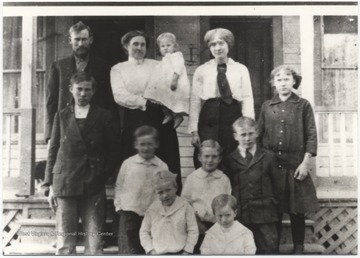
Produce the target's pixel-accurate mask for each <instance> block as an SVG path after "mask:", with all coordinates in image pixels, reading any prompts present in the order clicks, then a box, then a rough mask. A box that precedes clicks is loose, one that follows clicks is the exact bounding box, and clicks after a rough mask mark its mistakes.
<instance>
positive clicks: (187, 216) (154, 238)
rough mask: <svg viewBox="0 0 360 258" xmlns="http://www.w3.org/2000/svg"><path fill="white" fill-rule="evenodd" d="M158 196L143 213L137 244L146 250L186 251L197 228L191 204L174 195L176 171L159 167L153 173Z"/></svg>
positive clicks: (171, 252) (191, 247) (182, 252)
mask: <svg viewBox="0 0 360 258" xmlns="http://www.w3.org/2000/svg"><path fill="white" fill-rule="evenodd" d="M153 185H154V188H155V192H156V194H157V196H158V200H155V201H154V202H153V203H152V204H151V206H150V207H149V209H148V210H147V211H146V213H145V217H144V220H143V222H142V225H141V229H140V240H141V245H142V246H143V247H144V249H145V252H146V253H147V254H189V253H192V252H193V250H194V246H195V244H196V241H197V239H198V235H199V231H198V226H197V223H196V219H195V214H194V210H193V208H192V207H191V206H190V204H189V203H188V202H187V201H186V200H185V199H183V198H181V197H179V196H176V190H177V184H176V175H175V174H173V173H171V172H170V171H166V170H164V171H159V172H157V173H156V174H155V176H154V177H153Z"/></svg>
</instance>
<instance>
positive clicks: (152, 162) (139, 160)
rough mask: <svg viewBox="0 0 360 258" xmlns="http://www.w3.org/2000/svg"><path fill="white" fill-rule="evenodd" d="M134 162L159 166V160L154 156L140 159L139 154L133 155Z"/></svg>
mask: <svg viewBox="0 0 360 258" xmlns="http://www.w3.org/2000/svg"><path fill="white" fill-rule="evenodd" d="M135 162H136V163H140V164H149V163H151V164H153V165H155V166H159V160H158V159H157V157H156V156H154V157H153V158H151V159H144V158H143V157H141V156H140V155H139V154H136V155H135Z"/></svg>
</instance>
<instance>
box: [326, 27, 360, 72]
mask: <svg viewBox="0 0 360 258" xmlns="http://www.w3.org/2000/svg"><path fill="white" fill-rule="evenodd" d="M323 48H324V53H323V65H325V66H336V67H339V66H342V67H347V68H349V67H355V66H357V56H358V55H357V53H358V52H357V34H346V33H339V34H324V43H323Z"/></svg>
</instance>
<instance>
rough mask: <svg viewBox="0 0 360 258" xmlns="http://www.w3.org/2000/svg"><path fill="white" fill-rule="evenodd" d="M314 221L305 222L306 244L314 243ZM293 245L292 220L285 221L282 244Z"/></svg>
mask: <svg viewBox="0 0 360 258" xmlns="http://www.w3.org/2000/svg"><path fill="white" fill-rule="evenodd" d="M315 240H316V239H315V237H314V221H312V220H306V221H305V243H314V242H315ZM291 243H292V235H291V224H290V220H288V219H284V220H283V221H282V232H281V239H280V244H291Z"/></svg>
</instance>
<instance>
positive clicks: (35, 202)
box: [3, 188, 324, 255]
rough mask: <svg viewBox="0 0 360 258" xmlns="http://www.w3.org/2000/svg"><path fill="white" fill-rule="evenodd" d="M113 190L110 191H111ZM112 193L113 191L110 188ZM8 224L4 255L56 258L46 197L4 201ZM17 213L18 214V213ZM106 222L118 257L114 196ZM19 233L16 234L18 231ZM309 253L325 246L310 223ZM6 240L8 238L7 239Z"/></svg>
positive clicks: (285, 233)
mask: <svg viewBox="0 0 360 258" xmlns="http://www.w3.org/2000/svg"><path fill="white" fill-rule="evenodd" d="M107 190H109V189H107ZM110 190H112V189H111V188H110ZM4 208H5V210H6V211H5V213H4V212H3V214H6V215H7V216H5V220H4V221H6V222H8V221H9V220H11V222H12V224H14V225H12V224H11V225H10V224H9V226H11V231H9V232H10V233H11V232H12V231H14V234H8V235H9V237H10V236H11V235H14V237H13V239H12V240H11V241H7V242H6V243H7V245H8V246H7V247H4V246H3V253H4V254H13V255H36V254H38V255H46V254H49V255H53V254H55V252H56V249H55V248H54V247H53V244H54V243H55V242H56V232H55V214H54V213H53V212H52V211H51V210H50V208H49V205H48V203H47V200H46V198H31V197H30V198H22V199H16V198H15V199H13V200H9V199H7V200H6V201H5V202H4ZM14 210H16V211H17V212H14ZM106 215H107V216H106V223H105V229H104V232H110V233H111V232H113V233H112V235H110V236H109V235H108V236H106V235H104V242H105V244H106V245H107V247H106V248H105V249H104V254H117V253H118V247H117V233H116V231H117V226H116V224H117V223H116V222H115V223H114V222H113V218H117V214H116V213H115V212H114V206H113V202H112V200H111V197H110V198H108V204H107V211H106ZM15 231H16V232H15ZM78 231H79V232H81V222H80V221H79V225H78ZM305 232H306V233H305V253H306V254H321V253H322V252H323V251H324V247H323V246H321V245H319V244H314V243H315V238H314V222H313V221H311V220H306V230H305ZM3 240H4V237H3ZM280 243H281V245H280V253H281V254H291V253H292V251H293V244H292V236H291V227H290V220H289V217H288V216H287V215H286V214H284V217H283V229H282V237H281V242H280ZM77 245H78V247H77V253H79V254H81V253H83V251H84V247H83V237H82V236H79V237H78V241H77Z"/></svg>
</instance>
